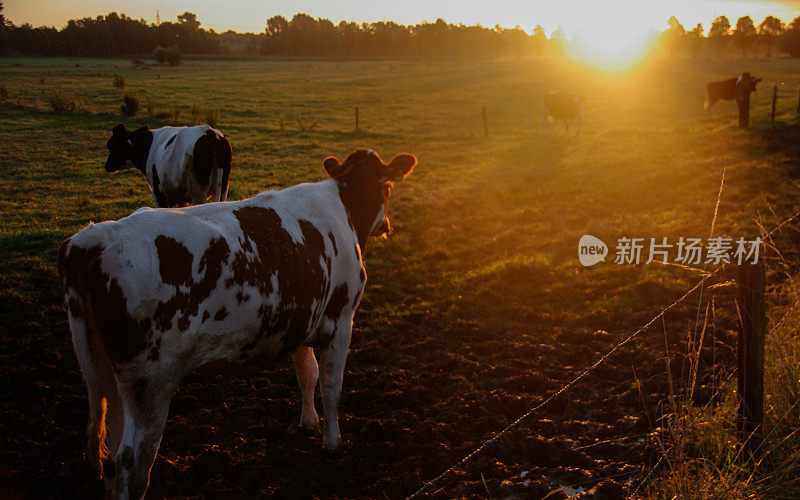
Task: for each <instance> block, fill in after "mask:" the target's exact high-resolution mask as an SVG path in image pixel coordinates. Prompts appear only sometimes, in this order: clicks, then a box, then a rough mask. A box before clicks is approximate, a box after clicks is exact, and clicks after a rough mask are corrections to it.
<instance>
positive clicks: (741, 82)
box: [703, 76, 761, 118]
mask: <svg viewBox="0 0 800 500" xmlns="http://www.w3.org/2000/svg"><path fill="white" fill-rule="evenodd" d="M760 81H761V78H755V77H750V80H749V81H746V80H745V79H743V78H742V77H741V76H740V77H739V78H729V79H727V80H721V81H718V82H709V83H708V85H706V93H707V95H706V102H705V104H704V105H703V107H704V108H705V110H706V113H707V117H708V118H711V108H712V107H713V106H714V104H716V103H717V101H739V99H741V98H743V97H744V96H747V95H748V94H749V93H750V92H755V90H756V84H757V83H758V82H760Z"/></svg>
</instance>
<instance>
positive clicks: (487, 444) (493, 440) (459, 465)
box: [406, 172, 800, 500]
mask: <svg viewBox="0 0 800 500" xmlns="http://www.w3.org/2000/svg"><path fill="white" fill-rule="evenodd" d="M724 176H725V174H724V172H723V178H722V182H721V184H720V190H719V193H718V197H717V203H716V206H715V210H714V218H713V221H712V229H711V233H712V234H713V231H714V227H715V224H716V218H717V214H718V210H719V203H720V199H721V196H722V189H723V186H724V181H725V177H724ZM798 218H800V212H797V213H795V214H794V215H792V216H791V217H789V218H787V219H784V220H783V221H782V222H781V223H779V224H778V225H776V226H775V227H774V228H772V229H771V230H770V231H768V232H767V231H765V230H764V229H763V228H762V232H764V233H765V234H764V240H765V241H766V240H770V239H771V238H772V237H773V236H774V235H775V234H776V233H778V232H779V231H781V230H782V229H783V228H784V227H786V226H787V225H788V224H791V223H793V222H795V221H797V220H798ZM692 269H693V270H695V271H699V272H702V273H703V274H704V275H703V277H702V278H701V279H700V280H699V281H698V282H697V283H696V284H695V285H694V286H692V287H691V288H690V289H689V290H688V291H686V292H685V293H684V294H683V295H681V296H680V297H679V298H678V299H676V300H675V301H674V302H672V303H671V304H669V305H668V306H666V307H665V308H663V309H662V310H661V312H659V313H658V314H656V315H655V316H654V317H653V318H652V319H650V321H648V322H647V323H645V324H644V325H643V326H642V327H640V328H638V329H637V330H636V331H634V332H633V333H631V334H630V335H628V336H627V337H625V338H624V339H623V340H622V341H621V342H619V343H617V344H616V345H614V346H613V347H612V348H611V349H610V350H609V351H608V352H606V353H605V354H604V355H603V356H601V357H600V358H599V359H597V360H596V361H595V362H594V363H592V364H591V365H589V366H588V367H586V368H585V369H584V370H582V371H581V372H580V373H579V374H578V375H577V376H576V377H574V378H573V379H572V380H570V381H569V382H567V383H566V384H565V385H563V386H562V387H560V388H559V389H557V390H556V391H555V392H552V393H551V394H550V395H549V396H548V397H547V398H546V399H544V400H543V401H542V402H540V403H539V404H537V405H535V406H533V407H532V408H530V409H529V410H528V411H527V412H525V413H524V414H522V415H521V416H520V417H519V418H517V419H516V420H514V421H513V422H511V423H510V424H508V425H507V426H506V427H505V428H503V429H502V430H500V431H499V432H497V433H496V434H495V435H493V436H492V437H490V438H489V439H487V440H485V441H484V442H483V443H482V444H481V445H480V446H478V447H477V448H475V449H474V450H473V451H472V452H470V453H469V454H467V455H466V456H464V457H463V458H462V459H460V460H459V461H457V462H456V463H455V464H454V465H452V466H451V467H449V468H448V469H446V470H445V471H444V472H442V473H441V474H439V475H438V476H436V477H435V478H433V479H431V480H429V481H426V482H425V483H424V484H423V485H422V486H421V487H420V488H419V489H418V490H416V491H415V492H414V493H412V494H411V495H409V496H408V497H406V500H412V499H414V498H418V497H419V496H420V495H423V494H425V493H428V492H430V490H431V489H432V488H434V487H436V486H438V485H439V484H441V482H442V481H443V480H444V479H446V478H448V477H449V476H450V475H452V474H453V473H455V472H456V471H458V470H463V468H464V466H465V465H466V464H467V463H468V462H470V461H472V460H473V459H475V458H476V457H477V456H479V455H481V454H483V453H484V452H486V451H487V450H488V449H490V448H491V447H492V446H493V445H495V444H497V443H498V442H499V441H500V440H501V439H502V438H503V437H504V436H506V435H507V434H508V433H509V432H511V431H512V430H514V429H516V428H517V427H519V426H520V425H521V424H522V423H523V422H524V421H526V420H528V419H529V418H530V417H532V416H533V415H536V414H537V413H538V412H539V411H540V410H542V409H543V408H544V407H545V406H547V405H548V404H549V403H551V402H552V401H553V400H555V399H556V398H557V397H558V396H560V395H561V394H563V393H564V392H565V391H567V390H569V389H570V388H571V387H572V386H574V385H575V384H577V383H578V382H580V381H581V380H582V379H583V378H584V377H586V375H588V374H589V373H591V372H592V371H593V370H594V369H596V368H597V367H598V366H600V365H602V364H603V363H605V362H606V361H607V360H608V359H609V358H611V357H612V356H613V355H614V354H615V353H616V352H617V351H619V350H620V349H621V348H622V347H624V346H625V345H627V344H628V343H630V342H631V341H632V340H634V339H635V338H636V337H638V336H639V335H640V334H642V333H643V332H645V331H646V330H648V329H649V328H650V327H651V326H652V325H653V324H654V323H655V322H656V321H658V320H659V319H661V318H663V317H664V316H665V314H666V313H667V312H668V311H670V310H672V309H674V308H675V307H677V306H678V305H680V304H681V303H683V302H685V301H686V300H687V299H688V298H689V297H690V296H691V295H692V294H693V293H695V292H697V291H698V290H702V289H703V288H704V287H705V284H706V283H707V282H708V281H709V280H710V279H711V278H713V277H715V276H717V275H719V274H721V273H722V272H723V271H724V270H725V266H720V267H717V268H716V269H715V270H713V271H711V272H706V271H705V270H704V269H694V268H692ZM698 307H699V305H698ZM786 316H788V312H787V313H786V314H785V315H784V316H783V318H781V320H780V321H779V322H778V323H776V324H775V325H774V326H773V328H772V329H771V330H770V333H772V332H773V331H775V329H777V328H778V327H779V326H781V324H782V323H783V321H784V320H785V319H786ZM698 320H699V316H698ZM735 373H736V371H735V370H734V371H732V372H731V373H730V374H729V375H728V378H727V379H726V381H724V382H723V383H722V384H720V385H719V387H718V388H717V389H716V393H715V394H718V393H719V391H720V390H721V389H722V387H724V386H725V384H726V383H727V381H728V380H730V378H731V377H732V376H733V375H734V374H735ZM666 457H667V453H666V452H664V453H662V454H661V456H660V458H659V460H658V461H657V462H656V463H655V464H654V465H653V466H652V467H651V468H649V469H648V472H647V473H646V474H643V477H642V480H641V481H639V482H638V483H637V486H636V487H635V488H634V489H632V490H631V491H630V493H629V497H633V496H634V495H636V494H637V493H638V492H639V491H640V490H641V488H642V487H644V485H646V484H647V483H648V482H649V480H650V479H651V477H652V476H653V475H654V474H655V473H656V472H657V470H658V469H659V468H660V466H661V465H662V464H663V462H664V461H665V459H666Z"/></svg>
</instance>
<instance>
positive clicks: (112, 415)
mask: <svg viewBox="0 0 800 500" xmlns="http://www.w3.org/2000/svg"><path fill="white" fill-rule="evenodd" d="M111 380H112V381H113V390H110V391H109V392H108V395H107V397H106V401H107V403H108V408H107V410H106V447H107V448H108V456H109V458H108V459H106V460H105V461H104V462H103V479H105V482H106V491H107V492H113V491H114V477H115V475H116V473H115V466H114V460H113V459H114V457H116V456H117V451H118V450H119V444H120V442H121V441H122V432H123V431H124V424H125V417H124V413H123V408H122V398H121V397H120V395H119V391H118V390H117V383H116V379H114V377H113V376H112V377H111Z"/></svg>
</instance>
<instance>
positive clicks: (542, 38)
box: [533, 24, 547, 59]
mask: <svg viewBox="0 0 800 500" xmlns="http://www.w3.org/2000/svg"><path fill="white" fill-rule="evenodd" d="M546 43H547V35H546V34H545V33H544V28H542V26H541V25H540V24H537V25H536V27H535V28H533V50H534V51H535V52H536V59H541V58H542V50H543V49H544V45H545V44H546Z"/></svg>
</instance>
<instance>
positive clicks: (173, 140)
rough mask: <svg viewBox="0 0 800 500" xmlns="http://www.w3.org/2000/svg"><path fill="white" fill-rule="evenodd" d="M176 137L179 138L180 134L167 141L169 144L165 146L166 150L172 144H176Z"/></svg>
mask: <svg viewBox="0 0 800 500" xmlns="http://www.w3.org/2000/svg"><path fill="white" fill-rule="evenodd" d="M176 137H178V134H175V135H173V136H172V137H170V138H169V140H168V141H167V143H166V144H165V145H164V149H167V148H168V147H169V146H170V144H172V143H173V142H175V138H176Z"/></svg>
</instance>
